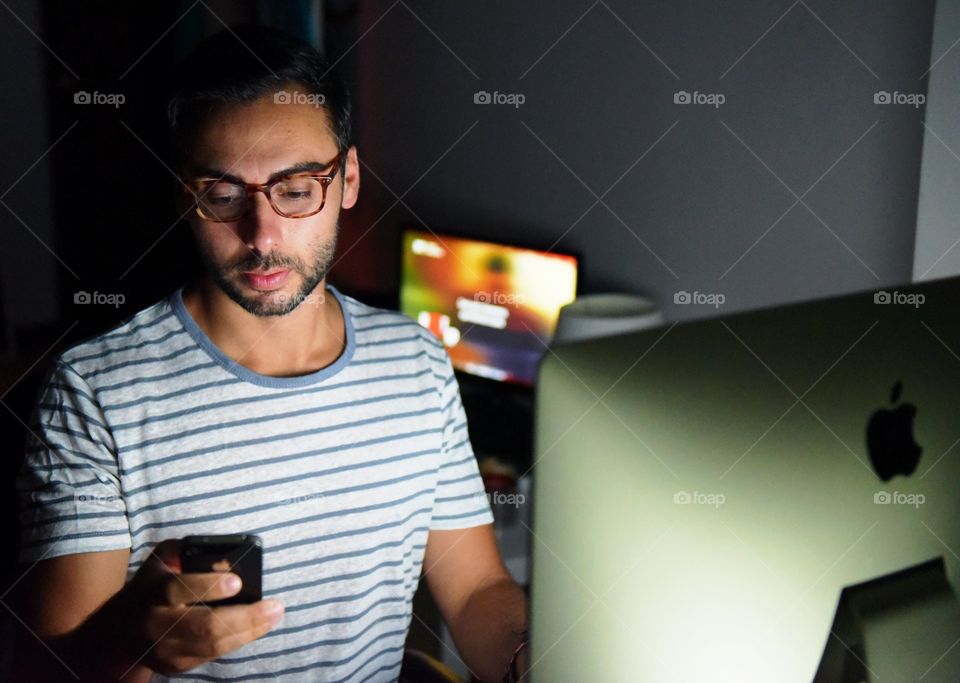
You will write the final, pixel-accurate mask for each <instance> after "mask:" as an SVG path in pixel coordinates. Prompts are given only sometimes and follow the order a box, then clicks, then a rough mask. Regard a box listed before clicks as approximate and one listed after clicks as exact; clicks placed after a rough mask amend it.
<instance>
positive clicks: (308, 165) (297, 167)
mask: <svg viewBox="0 0 960 683" xmlns="http://www.w3.org/2000/svg"><path fill="white" fill-rule="evenodd" d="M330 165H331V162H329V161H328V162H327V163H325V164H324V163H321V162H319V161H303V162H301V163H299V164H294V165H293V166H287V167H286V168H281V169H280V170H279V171H274V172H273V173H271V174H270V177H269V178H267V182H268V183H269V182H271V181H274V180H276V179H277V178H282V177H283V176H287V175H293V174H294V173H318V172H320V171H322V170H324V169H325V168H329V167H330ZM192 175H194V176H195V177H200V178H211V179H213V178H219V179H222V180H228V181H230V182H232V183H240V184H241V185H245V184H246V183H247V181H246V180H244V179H243V178H240V177H238V176H235V175H233V174H231V173H227V172H226V171H224V170H222V169H219V168H214V167H212V166H199V167H196V168H194V169H193V173H192Z"/></svg>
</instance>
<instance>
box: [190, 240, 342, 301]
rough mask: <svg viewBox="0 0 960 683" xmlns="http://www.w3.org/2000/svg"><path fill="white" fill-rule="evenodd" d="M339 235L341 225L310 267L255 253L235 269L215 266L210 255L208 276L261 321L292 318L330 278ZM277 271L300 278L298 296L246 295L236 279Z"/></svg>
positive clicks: (316, 247) (206, 258)
mask: <svg viewBox="0 0 960 683" xmlns="http://www.w3.org/2000/svg"><path fill="white" fill-rule="evenodd" d="M339 232H340V224H339V221H337V224H336V225H335V226H334V232H333V237H332V238H331V239H330V240H329V241H327V242H322V241H321V242H318V243H317V244H315V245H314V246H313V249H312V251H311V255H310V262H309V263H304V261H303V260H302V259H299V258H294V257H289V256H282V255H280V254H278V253H276V252H270V253H269V254H266V255H260V254H256V253H251V254H250V255H249V256H247V257H246V258H244V259H242V260H240V261H237V262H236V263H234V264H233V265H222V264H216V263H213V262H212V259H211V258H210V256H209V254H206V253H203V260H204V262H205V265H206V268H207V272H208V273H209V274H210V275H211V277H212V278H213V281H214V282H215V283H216V284H217V286H218V287H219V288H220V289H221V290H222V291H223V293H224V294H226V295H227V296H228V297H230V299H231V300H232V301H233V302H234V303H236V304H237V305H238V306H240V307H241V308H243V309H244V310H245V311H247V312H248V313H250V314H252V315H255V316H258V317H268V316H283V315H288V314H289V313H291V312H293V311H294V310H296V308H297V307H298V306H299V305H300V304H301V303H303V302H304V301H307V300H308V298H309V297H310V296H311V293H312V292H313V290H314V289H316V287H317V285H318V284H320V282H321V281H322V280H323V279H324V278H325V277H326V276H327V273H328V272H329V270H330V267H331V266H332V265H333V256H334V253H335V252H336V248H337V235H338V234H339ZM201 251H202V250H201ZM276 269H283V270H290V271H292V272H295V273H299V274H300V276H301V278H302V282H301V284H300V288H299V289H298V290H297V292H296V294H293V295H289V294H286V293H284V292H282V291H274V292H264V293H262V294H260V295H253V296H251V295H249V294H247V293H245V292H244V291H243V290H242V289H241V288H240V287H239V286H238V285H237V284H236V281H235V280H234V279H233V277H232V276H235V275H241V276H242V274H243V273H245V272H254V271H258V270H259V271H270V270H276ZM321 296H322V294H321ZM261 297H263V298H261ZM321 301H322V299H321Z"/></svg>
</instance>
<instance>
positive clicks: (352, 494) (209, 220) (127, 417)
mask: <svg viewBox="0 0 960 683" xmlns="http://www.w3.org/2000/svg"><path fill="white" fill-rule="evenodd" d="M182 74H183V75H182V77H181V80H180V85H179V90H178V91H177V93H176V94H175V96H174V97H173V99H172V100H171V103H170V106H169V118H170V125H171V131H172V139H173V143H174V149H175V154H176V162H177V167H178V172H179V173H180V174H181V178H182V181H183V188H182V191H181V192H180V193H179V195H178V201H179V202H180V203H181V205H182V206H183V208H184V210H185V211H189V212H190V217H189V223H190V227H191V230H192V232H193V235H194V237H195V239H196V242H197V245H198V248H199V250H200V253H201V255H202V257H203V261H204V263H205V265H206V273H205V276H204V277H203V278H202V279H201V280H200V281H198V282H195V283H191V284H190V285H189V286H185V287H182V288H180V289H178V290H177V291H176V292H174V293H173V294H172V295H170V296H169V297H167V298H165V299H164V300H162V301H160V302H158V303H157V304H155V305H153V306H151V307H149V308H147V309H145V310H143V311H140V312H139V313H137V314H136V315H135V316H133V317H132V318H131V319H129V320H127V321H126V322H125V323H123V324H121V325H120V326H118V327H116V328H115V329H113V330H111V331H110V332H108V333H105V334H103V335H100V336H98V337H95V338H93V339H90V340H87V341H85V342H82V343H80V344H78V345H75V346H73V347H72V348H70V349H69V350H67V351H66V352H64V353H63V354H62V355H60V356H59V357H58V358H57V360H56V362H55V364H54V366H53V368H52V369H51V370H50V371H49V373H48V374H47V377H46V379H45V383H44V386H43V389H42V391H41V394H40V398H39V401H38V404H37V407H36V411H35V414H34V419H33V424H32V425H31V427H32V434H31V436H30V437H29V438H28V443H27V450H26V459H25V462H24V466H23V469H22V471H21V476H20V479H19V488H20V492H21V500H22V514H21V523H22V526H23V545H22V550H21V560H22V561H24V562H28V563H34V562H35V563H36V564H35V566H33V567H32V569H30V571H29V572H28V573H27V574H26V577H25V579H24V585H25V586H26V587H27V588H26V590H25V591H24V592H25V594H27V595H28V596H30V597H29V600H28V601H27V603H26V605H25V607H24V608H23V610H24V611H23V612H22V616H23V618H24V622H25V623H26V625H27V626H29V627H30V629H31V630H32V631H33V632H34V634H35V635H36V636H37V637H38V639H39V640H42V643H43V644H44V645H45V646H47V648H48V649H49V651H47V650H45V649H41V648H39V647H38V646H37V640H35V639H31V638H29V637H28V638H27V639H26V641H25V645H34V646H36V647H35V650H36V652H34V653H33V655H32V656H30V657H23V658H21V662H23V663H26V664H27V668H28V669H29V670H30V671H31V673H35V671H34V669H32V668H31V667H38V666H48V665H49V666H50V667H52V669H51V670H52V672H53V673H52V674H51V676H53V677H54V678H56V679H58V680H69V677H70V672H74V673H76V674H77V675H78V676H79V677H80V679H81V680H106V679H109V680H116V679H117V678H120V677H123V679H124V680H136V681H141V680H165V679H166V677H173V676H174V675H176V678H177V679H178V680H183V679H186V680H203V681H209V680H221V679H223V680H275V679H277V678H279V679H281V680H310V681H313V680H316V681H361V680H363V681H367V680H378V681H379V680H385V681H386V680H396V678H397V677H398V675H399V671H400V662H401V658H402V653H403V644H404V640H405V637H406V633H407V629H408V627H409V624H410V619H411V601H412V598H413V595H414V592H415V591H416V588H417V584H418V581H419V578H420V576H421V572H422V573H423V575H424V576H425V577H426V580H427V583H428V585H429V588H430V590H431V592H432V594H433V596H434V598H435V601H436V603H437V605H438V607H439V609H440V612H441V614H442V616H443V618H444V619H445V621H446V623H447V624H448V625H449V627H450V630H451V632H452V634H453V637H454V640H455V641H456V643H457V646H458V649H459V650H460V652H461V653H462V654H463V657H464V659H465V662H466V664H467V665H468V667H469V668H470V669H471V670H472V671H473V672H474V673H475V674H476V675H477V676H478V677H480V678H481V679H483V680H485V681H500V680H502V679H503V677H504V672H505V671H506V670H508V669H509V668H511V661H512V660H517V659H519V660H520V662H519V665H520V666H521V667H522V666H523V662H524V660H523V658H524V657H525V656H526V655H525V649H524V648H523V644H524V641H525V636H523V632H524V631H525V609H526V605H525V599H524V595H523V592H522V591H521V590H520V588H519V587H518V586H517V585H516V584H515V583H514V582H513V581H512V580H511V578H510V577H509V575H508V574H507V572H506V570H505V568H504V566H503V564H502V562H501V560H500V557H499V554H498V551H497V547H496V543H495V537H494V535H493V533H492V529H491V524H490V523H491V521H492V517H491V514H490V508H489V505H488V503H487V500H486V498H485V496H484V493H483V487H482V483H481V480H480V478H479V473H478V470H477V465H476V461H475V459H474V456H473V453H472V449H471V447H470V441H469V438H468V435H467V428H466V421H465V418H464V413H463V408H462V406H461V403H460V397H459V392H458V388H457V383H456V380H455V377H454V375H453V372H452V368H451V365H450V361H449V358H448V357H447V355H446V352H445V351H444V348H443V346H442V345H441V344H440V343H439V342H438V341H437V340H436V339H434V338H433V337H432V336H431V335H430V333H429V332H427V331H425V330H424V329H422V328H420V327H419V326H418V325H417V324H416V323H414V322H412V321H410V320H408V319H407V318H404V317H402V316H401V315H399V314H398V313H394V312H390V311H385V310H380V309H375V308H371V307H369V306H366V305H364V304H362V303H360V302H358V301H356V300H354V299H352V298H350V297H347V296H345V295H343V294H341V293H340V292H338V291H337V290H336V288H334V287H332V286H328V285H327V283H326V275H327V271H328V269H329V268H330V266H331V264H332V261H333V257H334V251H335V244H336V237H337V230H338V217H339V211H340V209H349V208H350V207H352V206H353V205H354V203H355V202H356V201H357V195H358V191H359V185H360V169H359V162H358V158H357V150H356V148H355V147H354V146H352V145H351V125H350V107H349V104H348V100H347V95H346V92H345V89H344V88H343V86H342V85H341V84H340V83H339V82H338V81H337V80H335V79H334V77H333V76H332V75H331V74H330V73H329V67H328V65H327V63H326V62H325V61H324V60H323V59H322V58H321V57H320V56H319V55H318V54H317V53H316V52H315V51H314V50H313V49H312V48H310V47H309V46H307V45H305V44H302V43H300V42H298V41H294V40H292V39H290V38H288V37H285V36H283V35H280V34H277V33H274V32H270V31H267V30H263V29H246V30H242V31H237V32H230V31H226V32H224V33H221V34H219V35H218V36H215V37H213V38H212V39H209V40H207V41H205V42H204V43H203V44H201V45H200V46H199V47H198V49H197V50H195V52H194V53H193V55H191V57H189V58H188V60H187V62H186V63H185V64H184V66H183V69H182ZM237 533H253V534H257V535H259V536H260V537H261V538H262V539H263V546H264V551H263V593H264V597H265V599H264V600H261V601H260V602H257V603H254V604H250V605H230V606H217V607H209V606H206V605H204V604H198V601H199V599H200V597H202V598H203V599H204V600H206V601H211V600H216V599H219V598H222V597H226V596H229V595H233V594H235V593H237V592H238V590H239V586H238V585H236V582H234V583H233V584H231V583H230V580H231V579H236V578H237V575H236V574H234V573H232V572H226V571H224V572H210V573H191V574H187V573H182V572H181V568H180V565H179V559H178V558H179V552H178V543H177V539H180V538H182V537H184V536H187V535H191V534H237ZM512 663H513V668H516V667H517V665H518V662H517V661H513V662H512ZM68 670H69V671H68Z"/></svg>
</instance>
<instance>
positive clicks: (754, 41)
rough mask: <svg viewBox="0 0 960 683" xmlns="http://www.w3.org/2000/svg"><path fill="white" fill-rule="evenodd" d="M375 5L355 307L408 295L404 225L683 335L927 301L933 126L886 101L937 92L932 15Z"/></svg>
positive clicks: (365, 97)
mask: <svg viewBox="0 0 960 683" xmlns="http://www.w3.org/2000/svg"><path fill="white" fill-rule="evenodd" d="M361 5H362V8H361V11H360V13H359V14H358V15H357V17H356V18H355V21H354V23H353V26H352V30H353V35H355V36H356V37H357V38H360V36H362V38H360V39H359V42H358V43H357V44H356V46H355V47H354V48H353V52H354V53H355V55H352V58H354V59H355V60H356V73H357V74H360V78H359V79H358V85H357V92H356V100H357V105H358V109H359V112H360V114H359V115H360V121H359V131H360V137H359V146H360V156H361V159H363V160H364V162H365V166H364V171H365V172H366V173H365V176H364V178H363V189H362V193H361V194H362V199H361V205H360V206H359V207H357V208H356V209H354V211H353V215H352V216H350V217H349V219H348V221H347V229H346V232H345V237H344V240H343V244H344V249H343V251H346V252H348V253H347V254H346V255H345V256H343V258H342V261H341V263H340V264H339V265H338V270H337V271H336V274H337V277H338V278H339V279H340V280H341V281H342V282H343V283H345V284H346V285H347V286H348V288H353V289H356V290H360V291H365V290H369V291H386V290H389V289H390V288H392V287H393V286H394V281H395V277H396V264H397V259H396V253H395V252H396V247H397V241H396V231H397V229H398V226H400V225H403V224H410V225H414V226H419V227H423V226H424V225H426V226H428V227H429V228H431V229H433V230H435V231H438V232H441V231H452V232H464V233H469V234H474V235H478V236H481V237H485V238H489V239H493V240H503V241H506V242H511V243H514V242H516V243H521V244H526V245H532V246H537V247H541V248H553V249H556V250H558V251H566V252H574V253H578V254H580V255H581V256H582V258H583V267H584V270H583V276H582V280H581V291H582V292H596V291H603V290H616V291H627V292H635V293H641V294H648V295H652V296H654V297H655V298H656V299H658V300H659V301H661V302H663V303H664V304H665V310H666V313H667V316H668V318H686V317H697V316H705V315H713V314H715V312H717V310H718V309H715V308H713V307H710V306H696V305H686V306H681V305H674V297H675V295H676V294H677V293H678V292H682V291H688V292H694V291H698V292H701V293H714V294H722V295H723V296H724V297H725V304H724V306H723V307H721V308H720V309H719V312H723V311H730V310H738V309H746V308H756V307H764V306H769V305H774V304H779V303H781V302H789V301H796V300H804V299H810V298H817V297H822V296H827V295H830V294H836V293H842V292H848V291H854V290H860V289H868V288H875V287H880V286H886V285H892V284H895V283H900V282H906V281H909V280H910V276H911V268H912V258H913V245H914V224H915V220H916V206H917V187H918V174H919V165H920V147H921V139H922V134H923V127H922V124H921V120H922V117H923V109H922V107H921V108H919V109H918V108H914V107H911V106H909V105H882V104H875V102H874V94H875V93H876V92H878V91H888V92H891V93H892V92H894V91H898V92H901V93H923V92H924V88H925V80H924V79H922V78H921V76H922V75H923V74H924V72H925V71H926V69H927V66H928V65H929V58H930V40H931V31H932V17H933V2H932V1H931V0H926V1H923V2H911V3H903V2H895V1H891V0H882V1H880V2H876V1H869V0H858V1H856V2H846V3H832V2H825V1H812V2H806V3H791V2H790V1H789V0H783V1H781V2H766V3H755V2H733V3H722V4H718V3H715V2H709V1H706V0H704V1H694V2H689V1H688V2H683V3H677V2H667V1H664V2H643V3H636V2H627V1H626V0H612V1H610V2H603V3H592V4H591V3H590V2H559V3H550V4H549V5H546V4H541V3H513V2H485V3H456V4H455V5H454V4H447V3H405V4H393V3H390V2H386V0H384V1H382V2H367V3H361ZM481 90H484V91H488V92H491V93H492V92H493V91H499V92H501V93H519V94H522V95H523V96H524V97H525V102H524V103H523V104H522V105H521V106H519V107H512V106H508V105H500V106H498V105H492V104H491V105H478V104H475V103H474V93H475V92H477V91H481ZM678 91H686V92H689V93H693V92H694V91H698V92H700V93H717V94H721V95H723V96H724V98H725V102H724V103H723V104H722V105H721V106H719V107H712V106H708V105H702V106H696V105H681V104H676V103H675V102H674V94H675V93H676V92H678ZM411 188H412V189H411ZM808 191H809V193H808ZM397 196H400V197H402V202H401V203H398V202H397ZM798 197H800V198H802V202H797V198H798ZM598 199H599V201H598ZM794 204H795V205H794ZM792 205H793V208H792V209H791V206H792ZM354 242H355V244H354Z"/></svg>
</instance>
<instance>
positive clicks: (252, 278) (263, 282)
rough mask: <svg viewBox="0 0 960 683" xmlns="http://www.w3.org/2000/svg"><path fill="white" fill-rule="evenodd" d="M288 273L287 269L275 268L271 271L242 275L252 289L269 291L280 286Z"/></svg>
mask: <svg viewBox="0 0 960 683" xmlns="http://www.w3.org/2000/svg"><path fill="white" fill-rule="evenodd" d="M289 274H290V271H289V270H275V271H273V272H271V273H244V274H243V276H244V277H245V278H247V283H248V284H249V285H250V286H251V287H252V288H253V289H256V290H258V291H261V292H269V291H271V290H273V289H277V288H278V287H280V286H281V285H282V284H283V282H284V280H286V279H287V275H289Z"/></svg>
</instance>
